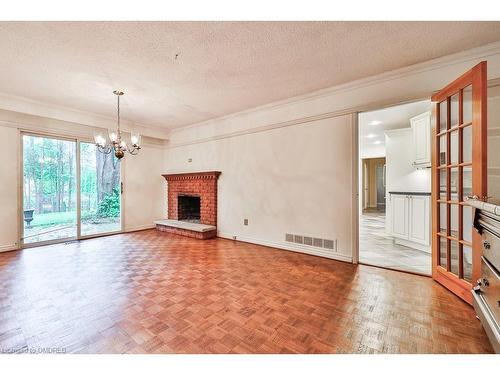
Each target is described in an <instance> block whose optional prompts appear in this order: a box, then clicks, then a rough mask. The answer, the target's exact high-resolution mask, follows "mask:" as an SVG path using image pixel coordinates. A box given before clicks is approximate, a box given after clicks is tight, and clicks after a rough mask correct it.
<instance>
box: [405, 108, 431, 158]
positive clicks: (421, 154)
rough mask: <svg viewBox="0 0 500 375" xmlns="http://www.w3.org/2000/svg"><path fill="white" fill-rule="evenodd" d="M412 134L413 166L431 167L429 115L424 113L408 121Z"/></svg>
mask: <svg viewBox="0 0 500 375" xmlns="http://www.w3.org/2000/svg"><path fill="white" fill-rule="evenodd" d="M410 125H411V130H412V133H413V159H414V160H413V165H414V166H416V167H427V166H430V165H431V113H430V112H425V113H422V114H421V115H418V116H415V117H412V118H411V119H410Z"/></svg>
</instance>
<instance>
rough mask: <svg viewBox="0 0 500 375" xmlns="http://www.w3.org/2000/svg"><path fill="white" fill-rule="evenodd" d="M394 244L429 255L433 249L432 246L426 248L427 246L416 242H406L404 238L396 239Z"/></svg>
mask: <svg viewBox="0 0 500 375" xmlns="http://www.w3.org/2000/svg"><path fill="white" fill-rule="evenodd" d="M394 243H395V244H397V245H402V246H406V247H410V248H412V249H415V250H419V251H423V252H425V253H428V254H430V253H431V249H432V248H431V245H429V246H425V245H421V244H419V243H416V242H413V241H410V240H405V239H403V238H397V237H395V238H394Z"/></svg>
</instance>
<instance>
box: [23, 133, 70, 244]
mask: <svg viewBox="0 0 500 375" xmlns="http://www.w3.org/2000/svg"><path fill="white" fill-rule="evenodd" d="M76 192H77V188H76V142H75V141H72V140H65V139H56V138H47V137H39V136H34V135H23V210H22V219H23V228H24V231H23V232H24V233H23V238H22V241H23V243H25V244H31V243H36V242H47V241H53V240H60V239H71V238H76V237H77V209H76V200H77V196H76Z"/></svg>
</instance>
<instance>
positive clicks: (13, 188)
mask: <svg viewBox="0 0 500 375" xmlns="http://www.w3.org/2000/svg"><path fill="white" fill-rule="evenodd" d="M21 130H26V131H30V132H40V133H52V134H58V135H63V136H70V137H80V138H82V139H91V138H92V134H93V128H92V127H89V126H85V125H81V124H75V123H69V122H65V121H59V120H53V119H50V118H46V117H39V116H34V115H26V114H21V113H17V112H12V111H5V110H0V139H2V147H0V160H1V162H0V176H1V177H2V180H1V182H0V208H1V209H0V251H7V250H12V249H16V248H18V245H19V244H18V241H19V236H20V234H19V228H18V226H19V224H18V222H19V209H18V207H19V206H18V205H19V204H20V202H19V199H22V198H20V197H19V184H20V176H21V171H20V157H21V155H20V142H21V139H20V131H21ZM144 143H145V144H144V148H143V150H141V153H140V154H139V155H138V156H135V157H126V160H125V161H124V163H123V167H122V171H123V183H124V207H123V209H124V216H125V226H124V229H125V230H126V231H132V230H138V229H144V228H151V227H153V224H152V223H153V220H156V219H158V218H161V217H162V216H163V213H164V212H165V203H164V199H163V198H164V181H163V178H162V177H161V173H162V171H163V154H164V144H163V142H162V141H159V140H156V139H153V138H148V137H144Z"/></svg>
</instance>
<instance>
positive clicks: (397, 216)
mask: <svg viewBox="0 0 500 375" xmlns="http://www.w3.org/2000/svg"><path fill="white" fill-rule="evenodd" d="M391 208H392V235H393V236H394V237H397V238H405V239H407V238H408V197H407V196H406V195H401V194H391Z"/></svg>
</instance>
